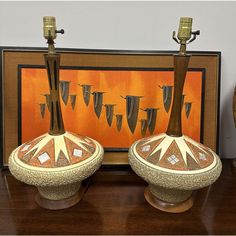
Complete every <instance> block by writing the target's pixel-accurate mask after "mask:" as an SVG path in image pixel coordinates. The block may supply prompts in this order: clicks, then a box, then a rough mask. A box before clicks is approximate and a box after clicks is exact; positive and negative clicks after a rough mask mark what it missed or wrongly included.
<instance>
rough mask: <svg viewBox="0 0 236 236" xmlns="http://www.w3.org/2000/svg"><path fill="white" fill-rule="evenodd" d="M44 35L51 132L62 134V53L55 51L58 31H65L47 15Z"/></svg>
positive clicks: (53, 18)
mask: <svg viewBox="0 0 236 236" xmlns="http://www.w3.org/2000/svg"><path fill="white" fill-rule="evenodd" d="M43 22H44V27H43V29H44V37H45V38H46V39H47V43H48V53H47V54H44V60H45V65H46V68H47V75H48V82H49V90H50V96H49V110H50V128H49V134H51V135H61V134H64V133H65V129H64V123H63V118H62V112H61V104H60V94H59V67H60V54H57V53H56V52H55V47H54V39H55V38H56V34H57V33H64V31H63V30H61V31H57V30H56V19H55V17H52V16H45V17H44V18H43Z"/></svg>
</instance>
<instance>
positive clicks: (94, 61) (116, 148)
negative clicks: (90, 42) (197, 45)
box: [1, 48, 220, 166]
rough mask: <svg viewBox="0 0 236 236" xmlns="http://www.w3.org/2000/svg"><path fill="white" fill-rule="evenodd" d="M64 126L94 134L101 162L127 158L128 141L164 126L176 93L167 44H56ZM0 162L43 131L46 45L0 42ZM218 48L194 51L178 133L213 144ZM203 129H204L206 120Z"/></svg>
mask: <svg viewBox="0 0 236 236" xmlns="http://www.w3.org/2000/svg"><path fill="white" fill-rule="evenodd" d="M58 51H59V52H60V53H61V68H60V93H61V105H62V113H63V119H64V123H65V128H66V130H68V131H71V132H74V133H78V134H83V135H87V136H89V137H92V138H94V139H96V140H97V141H99V142H100V143H101V144H102V146H103V147H104V149H105V156H104V164H105V165H115V166H119V165H125V164H127V163H128V155H127V151H128V148H129V147H130V145H131V144H132V143H133V142H134V141H136V140H138V139H140V138H142V137H146V136H149V135H153V134H157V133H161V132H165V130H166V128H167V124H168V119H169V115H170V109H171V105H172V98H173V78H174V77H173V75H174V73H173V56H172V54H173V53H174V52H169V51H162V52H160V51H158V52H157V51H145V52H143V51H110V50H81V49H71V50H68V49H59V50H58ZM1 52H2V63H1V64H2V91H3V93H2V97H3V104H2V132H1V133H2V139H3V142H2V153H3V155H2V156H3V160H2V164H3V165H7V161H8V156H9V154H10V152H11V150H13V149H14V148H15V147H16V146H18V145H19V144H21V143H24V142H26V141H28V140H30V139H33V138H35V137H37V136H38V135H40V134H42V133H45V132H47V130H48V127H49V110H48V103H47V101H48V93H49V90H48V81H47V75H46V70H45V66H44V62H43V56H42V55H43V53H44V49H42V48H39V49H33V48H23V49H15V48H2V50H1ZM219 88H220V53H219V52H192V58H191V60H190V65H189V70H188V73H187V77H186V83H185V87H184V94H183V96H182V99H183V100H182V121H183V132H184V133H185V134H186V135H188V136H190V137H192V138H193V139H195V140H197V141H200V142H202V143H204V144H205V145H208V146H209V147H211V148H212V149H213V150H215V151H217V147H218V113H219ZM204 124H208V125H207V129H205V128H204V127H205V125H204Z"/></svg>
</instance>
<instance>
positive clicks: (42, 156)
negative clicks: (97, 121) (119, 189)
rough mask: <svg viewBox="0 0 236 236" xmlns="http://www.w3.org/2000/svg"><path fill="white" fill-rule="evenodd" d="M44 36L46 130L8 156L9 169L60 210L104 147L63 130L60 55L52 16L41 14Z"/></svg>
mask: <svg viewBox="0 0 236 236" xmlns="http://www.w3.org/2000/svg"><path fill="white" fill-rule="evenodd" d="M43 21H44V37H45V38H46V39H47V43H48V53H47V54H44V60H45V64H46V68H47V74H48V82H49V90H50V96H49V109H50V128H49V132H48V133H46V134H43V135H42V136H40V137H37V138H35V139H34V140H32V141H29V142H26V143H24V144H22V145H21V146H19V147H18V148H16V149H15V150H14V151H13V152H12V153H11V155H10V158H9V169H10V171H11V173H12V174H13V175H14V176H15V177H16V178H17V179H18V180H20V181H22V182H25V183H27V184H30V185H34V186H36V187H37V188H38V191H39V194H38V195H37V197H36V201H37V203H38V204H39V205H40V206H42V207H44V208H49V209H62V208H67V207H70V206H72V205H74V204H76V203H77V202H78V201H79V200H80V199H81V198H82V193H81V191H80V190H81V181H82V180H84V179H85V178H87V177H89V176H91V175H92V174H93V173H94V172H95V171H96V170H97V169H98V168H99V167H100V165H101V163H102V159H103V148H102V146H101V145H100V144H99V143H98V142H96V141H95V140H93V139H91V138H89V137H85V136H81V135H76V134H73V133H71V132H67V131H65V129H64V124H63V119H62V113H61V106H60V96H59V88H60V86H59V66H60V54H58V53H55V48H54V39H55V38H56V35H57V33H64V31H63V30H60V31H57V30H56V20H55V18H54V17H44V19H43Z"/></svg>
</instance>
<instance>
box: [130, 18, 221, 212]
mask: <svg viewBox="0 0 236 236" xmlns="http://www.w3.org/2000/svg"><path fill="white" fill-rule="evenodd" d="M199 33H200V32H199V31H196V32H192V18H189V17H182V18H180V26H179V32H178V35H177V37H178V39H177V38H176V37H175V32H174V33H173V39H174V40H175V41H176V42H177V43H179V44H180V50H179V53H178V54H177V55H174V97H173V105H172V109H171V115H170V120H169V124H168V128H167V131H166V133H162V134H159V135H154V136H151V137H147V138H144V139H141V140H138V141H137V142H135V143H134V144H133V145H132V146H131V147H130V150H129V163H130V165H131V167H132V169H133V170H134V171H135V172H136V173H137V174H138V175H139V176H140V177H142V178H143V179H144V180H146V181H147V182H148V183H149V186H148V187H147V188H146V189H145V193H144V195H145V198H146V200H147V201H148V202H149V203H150V204H151V205H152V206H154V207H155V208H158V209H160V210H163V211H167V212H175V213H177V212H183V211H186V210H188V209H189V208H190V207H191V206H192V204H193V198H192V191H193V190H196V189H200V188H203V187H206V186H208V185H210V184H212V183H213V182H214V181H216V179H217V178H218V177H219V175H220V173H221V168H222V166H221V161H220V158H219V157H218V156H217V155H216V154H215V153H214V152H213V151H212V150H211V149H209V148H208V147H205V146H204V145H203V144H201V143H198V142H196V141H194V140H192V139H191V138H189V137H187V136H185V135H183V134H182V125H181V102H182V93H183V87H184V81H185V76H186V73H187V70H188V63H189V60H190V58H191V55H189V54H187V53H186V44H187V43H190V42H192V41H193V40H195V39H196V35H199ZM191 36H193V37H191Z"/></svg>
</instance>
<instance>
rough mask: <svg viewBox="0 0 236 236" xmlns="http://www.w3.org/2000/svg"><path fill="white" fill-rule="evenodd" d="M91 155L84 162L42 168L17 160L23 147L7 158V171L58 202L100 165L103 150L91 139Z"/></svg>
mask: <svg viewBox="0 0 236 236" xmlns="http://www.w3.org/2000/svg"><path fill="white" fill-rule="evenodd" d="M89 140H91V141H92V142H93V145H94V151H93V153H92V154H91V155H90V156H89V157H87V158H85V159H84V160H82V161H80V162H78V163H73V164H71V165H66V166H61V167H53V168H49V167H43V166H34V165H29V164H28V163H25V162H24V161H22V159H21V158H19V151H20V150H21V148H22V147H23V146H24V145H25V144H22V145H21V146H19V147H18V148H16V149H15V150H14V151H13V152H12V153H11V155H10V158H9V169H10V171H11V173H12V174H13V175H14V176H15V178H17V179H18V180H20V181H22V182H24V183H27V184H29V185H34V186H36V187H37V188H38V189H39V192H40V194H41V195H42V196H43V197H45V198H48V199H51V200H60V199H64V198H66V197H69V196H72V195H73V194H75V192H76V191H78V189H79V186H80V182H81V181H82V180H84V179H86V178H88V177H89V176H91V175H92V174H93V173H94V172H95V171H96V170H97V169H98V168H99V167H100V166H101V164H102V159H103V154H104V151H103V148H102V146H101V145H100V144H99V143H98V142H96V141H95V140H93V139H89Z"/></svg>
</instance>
